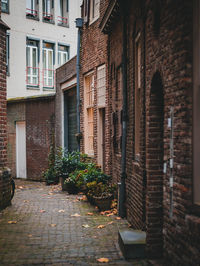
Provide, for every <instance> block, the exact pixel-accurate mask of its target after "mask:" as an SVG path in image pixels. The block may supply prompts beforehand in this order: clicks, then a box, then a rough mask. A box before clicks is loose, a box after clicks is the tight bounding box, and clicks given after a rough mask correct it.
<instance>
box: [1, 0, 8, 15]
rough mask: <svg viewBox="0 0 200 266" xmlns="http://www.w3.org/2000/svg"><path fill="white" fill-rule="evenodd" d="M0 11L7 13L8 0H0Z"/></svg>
mask: <svg viewBox="0 0 200 266" xmlns="http://www.w3.org/2000/svg"><path fill="white" fill-rule="evenodd" d="M1 11H2V12H4V13H9V0H1Z"/></svg>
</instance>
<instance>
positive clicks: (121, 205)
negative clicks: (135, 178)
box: [119, 4, 127, 218]
mask: <svg viewBox="0 0 200 266" xmlns="http://www.w3.org/2000/svg"><path fill="white" fill-rule="evenodd" d="M122 8H123V53H122V75H123V77H122V78H123V110H122V160H121V186H120V195H119V216H120V217H122V218H124V217H126V206H125V201H126V183H125V179H126V138H127V30H126V27H127V14H126V5H125V4H122Z"/></svg>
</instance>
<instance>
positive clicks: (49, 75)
mask: <svg viewBox="0 0 200 266" xmlns="http://www.w3.org/2000/svg"><path fill="white" fill-rule="evenodd" d="M81 3H82V0H12V1H11V0H2V19H3V21H5V23H7V24H8V25H9V27H10V28H11V30H10V31H9V32H8V35H7V76H8V77H7V98H8V99H10V98H16V97H29V96H35V95H45V94H50V93H55V69H56V68H57V67H58V66H60V65H62V64H64V63H65V62H66V61H67V60H69V59H70V58H71V57H73V56H74V55H75V54H76V50H77V44H76V43H77V29H76V26H75V19H76V18H77V17H80V16H81V9H80V5H81Z"/></svg>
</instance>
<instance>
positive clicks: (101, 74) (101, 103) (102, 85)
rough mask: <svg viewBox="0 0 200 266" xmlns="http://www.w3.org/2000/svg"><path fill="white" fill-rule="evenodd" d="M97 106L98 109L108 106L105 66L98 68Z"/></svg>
mask: <svg viewBox="0 0 200 266" xmlns="http://www.w3.org/2000/svg"><path fill="white" fill-rule="evenodd" d="M97 104H98V107H105V105H106V68H105V65H103V66H100V67H98V68H97Z"/></svg>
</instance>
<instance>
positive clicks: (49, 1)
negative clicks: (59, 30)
mask: <svg viewBox="0 0 200 266" xmlns="http://www.w3.org/2000/svg"><path fill="white" fill-rule="evenodd" d="M43 21H45V22H51V23H53V22H54V0H43Z"/></svg>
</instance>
